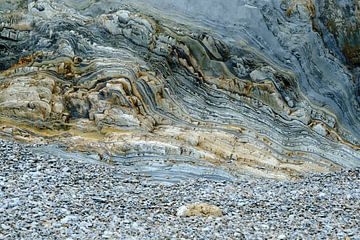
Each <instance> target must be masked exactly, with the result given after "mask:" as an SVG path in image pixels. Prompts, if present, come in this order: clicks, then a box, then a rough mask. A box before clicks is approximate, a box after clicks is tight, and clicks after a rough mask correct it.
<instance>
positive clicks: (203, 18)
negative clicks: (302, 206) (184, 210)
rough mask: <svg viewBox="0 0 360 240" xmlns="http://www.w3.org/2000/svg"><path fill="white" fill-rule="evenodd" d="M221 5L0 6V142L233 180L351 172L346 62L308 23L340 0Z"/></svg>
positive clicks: (331, 37) (350, 61) (335, 41)
mask: <svg viewBox="0 0 360 240" xmlns="http://www.w3.org/2000/svg"><path fill="white" fill-rule="evenodd" d="M230 2H231V3H229V4H227V5H225V6H223V5H222V4H221V1H218V0H212V1H205V0H204V1H184V2H181V1H155V0H154V1H144V2H142V1H129V2H127V1H121V2H119V1H110V0H104V1H85V0H83V1H72V0H65V1H51V0H38V1H34V2H33V1H29V3H28V4H27V5H26V4H24V3H23V2H22V1H19V3H18V4H17V3H16V1H13V4H9V5H7V4H6V3H2V5H1V7H0V9H1V11H2V14H1V17H0V21H1V28H0V30H1V32H0V36H1V38H0V69H1V71H2V72H1V75H0V110H1V120H0V123H1V133H2V135H5V136H10V137H13V138H15V139H20V140H26V141H33V142H56V143H64V144H66V145H67V146H68V148H69V150H76V151H90V152H94V151H95V152H98V153H99V156H100V157H101V158H106V157H104V156H128V157H133V156H152V157H154V158H156V157H157V156H169V157H170V158H172V159H174V161H176V159H178V158H181V157H190V158H193V159H200V160H204V161H209V162H211V163H214V164H216V165H219V166H221V167H223V168H224V169H226V170H228V171H229V172H231V173H232V174H234V175H239V174H244V173H246V174H252V175H260V176H267V177H274V178H287V177H298V176H301V175H302V174H304V173H307V172H314V171H315V172H318V171H319V172H322V171H329V170H335V169H338V168H340V167H353V166H359V165H360V161H359V159H360V152H359V135H360V131H359V126H360V123H359V91H358V89H357V86H358V84H359V78H358V73H357V71H358V70H357V65H356V64H358V63H357V61H356V59H355V58H354V57H353V56H349V54H348V52H346V49H345V48H344V45H343V42H341V41H340V40H339V39H343V35H342V33H340V32H339V31H337V30H335V29H338V28H339V27H341V26H342V25H341V24H340V23H339V21H336V22H337V23H338V24H340V25H336V26H335V27H334V26H333V27H332V28H328V27H327V25H326V22H327V21H330V20H328V19H327V18H324V15H322V13H324V12H326V11H330V10H331V9H337V8H339V9H341V8H342V7H344V6H345V7H344V9H346V5H341V4H338V3H336V2H334V1H325V2H326V4H325V5H324V4H320V3H318V2H317V1H310V0H309V1H272V2H267V1H256V0H246V1H245V0H244V1H240V0H239V1H236V0H232V1H230ZM319 2H320V1H319ZM340 2H344V3H345V2H346V3H347V2H348V3H350V2H351V1H350V0H349V1H340ZM209 4H211V5H212V6H217V7H216V8H215V7H214V8H204V6H205V5H209ZM355 12H356V11H353V13H344V14H345V16H348V15H349V14H355ZM346 14H347V15H346ZM354 16H355V15H354ZM356 16H357V15H356ZM327 17H329V19H330V18H331V19H333V18H335V19H336V18H340V19H341V18H344V16H335V15H334V16H327ZM355 19H357V20H356V21H358V20H359V19H358V18H355ZM324 23H325V24H324ZM347 23H348V22H347V21H346V20H344V24H347ZM353 42H356V41H355V40H354V41H353ZM347 49H348V48H347ZM354 59H355V60H354Z"/></svg>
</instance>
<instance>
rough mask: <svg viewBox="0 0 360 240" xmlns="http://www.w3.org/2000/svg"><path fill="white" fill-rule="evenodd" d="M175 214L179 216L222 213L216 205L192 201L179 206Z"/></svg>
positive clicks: (218, 215)
mask: <svg viewBox="0 0 360 240" xmlns="http://www.w3.org/2000/svg"><path fill="white" fill-rule="evenodd" d="M176 215H177V216H179V217H210V216H211V217H221V216H222V215H223V213H222V211H221V209H220V208H219V207H218V206H214V205H210V204H207V203H192V204H188V205H184V206H181V207H179V209H178V210H177V212H176Z"/></svg>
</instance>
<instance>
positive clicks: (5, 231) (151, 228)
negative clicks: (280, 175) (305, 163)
mask: <svg viewBox="0 0 360 240" xmlns="http://www.w3.org/2000/svg"><path fill="white" fill-rule="evenodd" d="M194 202H205V203H209V204H213V205H216V206H219V207H220V208H221V210H222V211H223V213H224V216H222V217H216V218H215V217H209V218H203V217H187V218H185V217H178V216H176V212H177V210H178V208H179V207H180V206H183V205H185V204H189V203H194ZM359 214H360V170H359V169H352V170H344V171H342V172H338V173H331V174H321V175H314V176H310V177H308V178H305V179H302V180H299V181H297V182H278V181H273V180H266V179H252V180H251V179H249V180H237V181H233V182H216V181H210V180H201V179H200V180H191V181H183V182H181V183H177V184H173V185H168V184H161V183H154V182H150V181H148V180H147V178H138V177H136V176H132V175H130V174H129V173H126V172H123V171H122V170H121V169H118V167H115V166H109V165H104V164H94V163H84V162H78V161H76V160H63V159H59V158H56V157H51V156H41V155H37V154H34V153H32V152H31V150H30V149H29V148H28V147H27V146H25V145H19V144H16V143H13V142H5V141H2V140H0V239H304V238H305V239H360V229H359V226H360V215H359Z"/></svg>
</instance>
